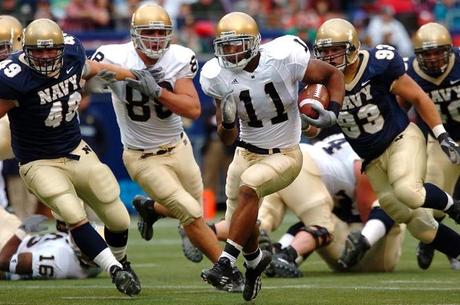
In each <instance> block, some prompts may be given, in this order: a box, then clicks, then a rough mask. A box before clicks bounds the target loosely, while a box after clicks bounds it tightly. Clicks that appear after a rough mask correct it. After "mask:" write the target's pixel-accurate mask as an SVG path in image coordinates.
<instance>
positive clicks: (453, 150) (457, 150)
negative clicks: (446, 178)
mask: <svg viewBox="0 0 460 305" xmlns="http://www.w3.org/2000/svg"><path fill="white" fill-rule="evenodd" d="M438 142H439V144H440V145H441V148H442V151H443V152H444V153H445V154H446V155H447V157H449V160H450V162H452V163H453V164H460V146H458V144H457V143H455V141H454V140H452V138H451V137H450V136H449V134H448V133H447V132H443V133H441V134H440V135H439V137H438Z"/></svg>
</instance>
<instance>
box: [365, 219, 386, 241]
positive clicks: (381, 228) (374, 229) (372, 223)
mask: <svg viewBox="0 0 460 305" xmlns="http://www.w3.org/2000/svg"><path fill="white" fill-rule="evenodd" d="M385 233H386V229H385V225H384V224H383V222H381V221H380V220H378V219H371V220H369V221H368V222H367V223H366V224H365V225H364V228H363V229H362V231H361V234H362V235H364V237H366V239H367V241H368V242H369V245H371V247H372V246H373V245H374V244H375V243H376V242H377V241H379V239H380V238H382V237H383V236H385Z"/></svg>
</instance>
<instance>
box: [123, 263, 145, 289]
mask: <svg viewBox="0 0 460 305" xmlns="http://www.w3.org/2000/svg"><path fill="white" fill-rule="evenodd" d="M120 264H121V265H122V266H123V270H126V271H128V272H129V273H131V274H132V275H133V277H134V280H135V281H136V282H137V284H138V285H139V287H141V282H140V281H139V277H138V276H137V274H136V272H134V270H133V268H131V263H130V262H129V261H128V258H127V257H126V256H125V257H123V259H122V260H121V261H120Z"/></svg>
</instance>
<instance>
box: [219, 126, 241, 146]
mask: <svg viewBox="0 0 460 305" xmlns="http://www.w3.org/2000/svg"><path fill="white" fill-rule="evenodd" d="M217 134H218V135H219V138H220V140H221V141H222V143H224V144H225V145H228V146H230V145H232V144H233V143H235V140H236V138H237V136H238V129H237V128H236V126H234V127H233V128H224V127H223V126H222V124H219V125H218V127H217Z"/></svg>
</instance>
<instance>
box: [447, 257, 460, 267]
mask: <svg viewBox="0 0 460 305" xmlns="http://www.w3.org/2000/svg"><path fill="white" fill-rule="evenodd" d="M447 259H448V260H449V263H450V269H452V270H460V261H459V260H458V259H456V258H453V257H447Z"/></svg>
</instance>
